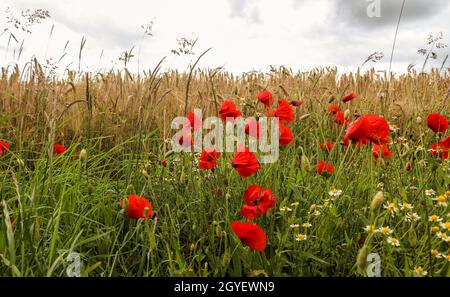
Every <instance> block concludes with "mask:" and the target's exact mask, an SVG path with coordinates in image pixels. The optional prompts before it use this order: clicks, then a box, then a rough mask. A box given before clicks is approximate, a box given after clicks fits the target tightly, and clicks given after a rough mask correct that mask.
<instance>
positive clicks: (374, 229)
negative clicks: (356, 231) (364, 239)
mask: <svg viewBox="0 0 450 297" xmlns="http://www.w3.org/2000/svg"><path fill="white" fill-rule="evenodd" d="M364 231H366V232H369V233H376V232H378V229H377V227H375V225H367V226H366V227H364Z"/></svg>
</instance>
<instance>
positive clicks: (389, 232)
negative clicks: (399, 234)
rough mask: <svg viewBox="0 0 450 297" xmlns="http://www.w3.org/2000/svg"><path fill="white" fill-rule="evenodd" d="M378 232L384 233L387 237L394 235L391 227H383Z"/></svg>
mask: <svg viewBox="0 0 450 297" xmlns="http://www.w3.org/2000/svg"><path fill="white" fill-rule="evenodd" d="M378 232H380V233H383V234H385V235H389V234H392V232H394V231H393V230H392V229H391V228H390V227H389V226H383V227H380V228H379V229H378Z"/></svg>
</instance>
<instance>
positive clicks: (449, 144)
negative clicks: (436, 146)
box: [439, 136, 450, 148]
mask: <svg viewBox="0 0 450 297" xmlns="http://www.w3.org/2000/svg"><path fill="white" fill-rule="evenodd" d="M439 143H440V144H442V145H444V146H446V147H448V148H450V136H447V137H445V138H444V139H442V140H441V141H439Z"/></svg>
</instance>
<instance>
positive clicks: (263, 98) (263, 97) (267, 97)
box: [258, 91, 273, 108]
mask: <svg viewBox="0 0 450 297" xmlns="http://www.w3.org/2000/svg"><path fill="white" fill-rule="evenodd" d="M258 100H259V101H260V102H261V103H263V104H264V105H265V106H266V107H267V108H270V106H272V104H273V96H272V93H271V92H269V91H262V92H261V93H259V94H258Z"/></svg>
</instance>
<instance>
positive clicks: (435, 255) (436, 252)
mask: <svg viewBox="0 0 450 297" xmlns="http://www.w3.org/2000/svg"><path fill="white" fill-rule="evenodd" d="M431 255H432V256H433V257H435V258H437V259H440V258H442V257H443V255H442V254H441V253H439V251H438V250H431Z"/></svg>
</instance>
